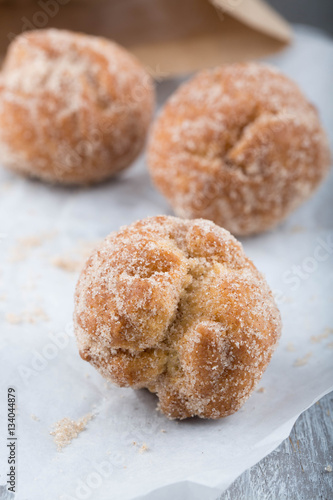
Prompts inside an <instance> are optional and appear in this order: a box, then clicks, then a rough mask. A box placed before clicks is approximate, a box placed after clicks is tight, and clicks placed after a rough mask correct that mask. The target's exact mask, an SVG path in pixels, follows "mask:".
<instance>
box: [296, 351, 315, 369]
mask: <svg viewBox="0 0 333 500" xmlns="http://www.w3.org/2000/svg"><path fill="white" fill-rule="evenodd" d="M311 357H312V352H308V353H307V354H305V356H303V358H298V359H296V361H295V363H294V366H296V367H297V366H305V365H307V364H308V361H309V359H310V358H311Z"/></svg>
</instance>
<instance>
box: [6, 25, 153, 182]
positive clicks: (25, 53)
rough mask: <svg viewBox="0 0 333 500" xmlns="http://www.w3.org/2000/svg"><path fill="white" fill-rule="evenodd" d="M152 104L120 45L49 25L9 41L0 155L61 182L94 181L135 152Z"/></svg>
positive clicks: (146, 82) (136, 66)
mask: <svg viewBox="0 0 333 500" xmlns="http://www.w3.org/2000/svg"><path fill="white" fill-rule="evenodd" d="M153 106H154V90H153V84H152V81H151V78H150V77H149V75H148V74H147V73H146V71H145V70H144V68H143V67H142V66H141V65H140V63H139V62H138V61H137V60H136V59H135V58H134V57H133V56H132V55H131V54H130V53H129V52H127V51H126V50H125V49H123V48H121V47H120V46H119V45H117V44H115V43H113V42H111V41H108V40H105V39H103V38H98V37H92V36H88V35H83V34H78V33H71V32H69V31H61V30H55V29H48V30H39V31H31V32H28V33H24V34H23V35H21V36H19V37H17V38H16V39H15V40H14V42H13V43H12V44H11V46H10V48H9V51H8V54H7V57H6V60H5V63H4V67H3V71H2V73H1V76H0V159H1V163H3V164H4V165H5V166H7V167H9V168H12V169H14V170H16V171H18V172H20V173H22V174H24V175H29V176H34V177H38V178H40V179H43V180H46V181H50V182H59V183H63V184H90V183H94V182H99V181H102V180H104V179H106V178H108V177H110V176H112V175H114V174H115V173H117V172H119V171H120V170H122V169H124V168H126V167H128V166H129V165H130V164H131V162H132V161H133V160H134V159H135V157H136V156H137V155H138V154H139V152H140V151H141V149H142V147H143V145H144V141H145V137H146V133H147V129H148V126H149V123H150V120H151V116H152V112H153Z"/></svg>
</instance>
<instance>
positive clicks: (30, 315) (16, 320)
mask: <svg viewBox="0 0 333 500" xmlns="http://www.w3.org/2000/svg"><path fill="white" fill-rule="evenodd" d="M5 320H6V321H7V323H11V324H12V325H18V324H20V323H32V324H34V323H38V322H39V321H49V317H48V316H47V314H46V313H45V311H44V310H43V309H42V308H41V307H35V308H34V309H32V310H30V311H29V310H26V311H23V312H22V313H20V314H15V313H7V314H6V315H5Z"/></svg>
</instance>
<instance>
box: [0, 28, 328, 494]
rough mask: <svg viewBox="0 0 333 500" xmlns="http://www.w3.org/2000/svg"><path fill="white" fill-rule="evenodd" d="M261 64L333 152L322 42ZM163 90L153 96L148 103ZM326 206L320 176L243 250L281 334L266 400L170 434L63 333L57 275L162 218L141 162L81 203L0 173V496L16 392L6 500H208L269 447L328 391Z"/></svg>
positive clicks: (299, 37)
mask: <svg viewBox="0 0 333 500" xmlns="http://www.w3.org/2000/svg"><path fill="white" fill-rule="evenodd" d="M270 62H272V63H273V64H275V65H277V66H278V67H280V68H281V69H282V70H283V71H284V72H285V73H286V74H288V75H290V76H291V77H292V78H294V79H295V80H296V81H297V82H298V83H299V84H300V85H301V86H302V88H303V90H304V92H305V93H306V94H307V95H308V97H309V98H310V99H311V100H312V101H313V102H314V103H315V104H316V105H317V106H318V108H319V110H320V113H321V117H322V120H323V122H324V125H325V126H326V128H327V130H328V133H329V134H330V137H331V139H332V137H333V100H332V83H333V42H332V41H331V40H330V39H328V38H326V37H325V36H324V35H322V34H320V33H318V32H316V31H314V30H309V29H306V28H301V27H299V28H297V29H296V36H295V41H294V44H293V45H292V46H291V47H290V48H288V49H287V50H286V51H285V52H283V53H281V54H279V55H278V56H275V57H274V58H272V59H271V61H270ZM175 87H176V82H168V83H166V82H164V83H163V84H160V86H159V99H160V103H161V102H163V99H164V98H165V97H166V96H167V95H168V94H169V93H170V92H171V91H172V90H173V89H174V88H175ZM331 143H332V141H331ZM332 192H333V178H332V175H331V176H330V178H329V179H328V180H327V181H326V183H325V184H324V185H323V186H322V187H321V188H320V190H319V191H318V192H317V193H316V194H315V196H314V197H313V198H312V199H311V200H310V201H309V202H308V203H307V204H305V205H304V206H303V207H301V208H300V209H299V210H298V211H297V212H296V213H295V214H293V215H292V216H291V217H290V218H289V219H288V221H286V222H285V223H284V224H283V225H282V226H280V227H279V228H277V229H276V230H275V231H272V232H269V233H266V234H263V235H260V236H257V237H254V238H249V239H246V240H244V241H243V244H244V247H245V250H246V252H247V253H248V255H249V256H250V257H251V258H252V259H253V260H254V262H255V264H256V265H257V266H258V268H259V269H260V270H262V271H263V272H264V273H265V274H266V277H267V280H268V282H269V284H270V286H271V287H272V289H273V290H274V291H275V293H276V297H277V301H278V304H279V307H280V309H281V312H282V318H283V323H284V328H283V335H282V339H281V342H280V345H279V348H278V350H277V352H276V353H275V355H274V357H273V360H272V363H271V364H270V366H269V368H268V370H267V372H266V373H265V375H264V377H263V379H262V381H261V383H260V385H259V388H263V389H264V390H262V391H260V392H258V391H256V392H255V393H254V394H253V396H252V397H251V398H250V399H249V400H248V402H247V403H246V404H245V406H244V407H243V408H242V409H241V410H240V411H239V412H238V413H236V414H235V415H233V416H230V417H228V418H225V419H222V420H220V421H204V420H199V419H192V420H189V421H184V422H170V421H168V420H167V419H166V418H165V417H164V416H163V415H161V414H159V413H158V412H156V411H155V407H156V398H155V396H153V395H151V394H149V393H148V392H146V391H132V390H131V389H118V388H115V387H111V386H109V385H108V384H106V383H105V382H104V380H103V379H102V378H101V376H100V375H99V374H97V373H96V372H95V370H94V369H93V368H92V367H91V366H90V365H89V364H88V363H85V362H83V361H82V360H81V359H80V357H79V355H78V352H77V349H76V345H75V340H74V338H73V333H72V325H71V318H72V310H73V291H74V287H75V283H76V280H77V276H78V273H77V272H75V271H74V272H70V271H69V270H65V269H63V267H66V266H67V267H69V269H72V268H75V267H77V266H79V265H80V261H81V260H82V257H83V256H84V252H85V247H86V246H87V244H88V243H89V242H90V243H93V242H95V241H96V240H99V239H101V238H103V237H104V236H106V235H107V234H108V233H109V232H111V231H113V230H116V229H118V228H119V226H120V225H122V224H128V223H130V222H132V221H134V220H136V219H139V218H143V217H146V216H148V215H156V214H161V213H171V211H170V209H169V208H168V206H167V204H166V202H165V201H164V200H163V199H162V197H161V196H160V195H159V194H158V193H157V192H156V191H155V190H154V189H153V188H152V187H151V185H150V181H149V177H148V174H147V171H146V167H145V160H144V158H141V159H140V160H139V161H138V162H137V163H136V164H135V166H134V167H133V168H131V169H130V170H128V171H127V172H126V173H125V174H123V175H122V176H121V177H120V178H118V179H117V180H115V181H112V182H110V183H108V184H105V185H103V186H98V187H94V188H91V189H63V188H58V187H50V186H46V185H44V184H42V183H39V182H37V181H29V180H25V179H22V178H20V177H17V176H15V175H11V174H10V173H8V172H5V171H0V233H1V234H0V236H1V239H0V251H1V263H0V272H1V274H0V312H1V336H0V343H1V344H0V345H1V352H0V356H1V357H0V380H1V390H0V409H1V427H0V428H1V431H0V484H5V482H6V477H5V476H6V474H7V472H8V464H7V463H6V457H7V451H6V441H5V440H6V437H7V435H6V411H5V409H6V408H5V407H6V400H7V396H6V392H7V387H8V386H14V387H16V390H17V406H18V408H17V411H18V415H17V437H18V446H17V459H18V492H17V495H16V497H15V498H16V499H17V500H45V499H48V500H53V499H63V500H66V499H67V500H68V499H72V500H73V499H94V500H95V499H98V500H130V499H138V498H142V499H143V498H144V499H154V500H155V499H158V500H161V499H170V498H173V499H174V500H178V499H179V500H180V499H181V500H186V499H191V500H195V499H200V500H201V499H205V500H208V499H215V498H217V497H218V495H219V494H220V493H221V491H222V490H223V489H225V488H227V487H228V485H230V483H231V482H232V481H233V480H234V479H236V477H237V476H238V475H239V474H241V473H242V472H243V471H244V470H245V469H247V468H248V467H250V466H252V465H253V464H255V463H256V462H257V461H259V460H260V459H261V458H263V457H264V456H265V455H267V454H268V453H270V452H271V451H272V450H273V449H274V448H275V447H276V446H278V445H279V443H280V442H281V441H282V440H283V439H284V438H286V437H287V436H288V434H289V432H290V430H291V428H292V425H293V423H294V422H295V420H296V418H297V417H298V415H299V414H300V413H301V412H302V411H303V410H305V409H306V408H307V407H308V406H309V405H311V404H312V403H313V402H314V401H316V400H318V399H319V398H320V397H321V396H323V395H324V394H325V393H327V392H328V391H329V390H331V389H332V388H333V363H332V356H333V350H332V347H333V344H332V343H333V335H332V328H333V313H332V311H333V287H332V282H333V265H332V261H333V233H332V227H333V200H332ZM59 266H60V267H59ZM46 316H47V317H46ZM90 412H92V413H93V414H94V418H93V419H92V420H91V421H90V422H89V423H88V424H87V428H86V430H85V431H83V432H82V433H81V434H80V435H79V437H78V438H77V439H74V440H73V441H72V443H71V444H70V445H69V446H67V447H66V448H64V449H63V451H62V452H58V451H57V450H56V446H55V444H54V442H53V438H52V436H50V430H51V429H52V426H53V424H54V423H55V422H56V421H58V420H60V419H62V418H64V417H69V418H72V419H75V420H76V419H78V418H80V417H82V416H84V415H86V414H88V413H90ZM133 442H135V443H136V444H133ZM142 446H143V447H144V448H145V447H147V449H146V450H145V451H143V452H142V449H141V448H142ZM140 449H141V451H140ZM0 491H1V490H0Z"/></svg>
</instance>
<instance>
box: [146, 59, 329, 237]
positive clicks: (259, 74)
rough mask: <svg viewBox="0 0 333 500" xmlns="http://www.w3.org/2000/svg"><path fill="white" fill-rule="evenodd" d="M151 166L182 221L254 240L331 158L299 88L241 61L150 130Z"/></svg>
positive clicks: (168, 109)
mask: <svg viewBox="0 0 333 500" xmlns="http://www.w3.org/2000/svg"><path fill="white" fill-rule="evenodd" d="M148 163H149V168H150V172H151V175H152V179H153V181H154V183H155V185H156V187H157V188H158V189H159V190H160V191H161V193H162V194H163V195H164V196H165V197H166V198H167V200H168V201H169V202H170V204H171V206H172V207H173V209H174V211H175V213H176V215H178V216H180V217H184V218H197V217H203V218H206V219H210V220H212V221H214V222H215V223H216V224H219V225H220V226H222V227H224V228H226V229H228V230H230V231H231V232H232V233H233V234H236V235H249V234H254V233H259V232H261V231H265V230H268V229H270V228H272V227H274V226H276V225H277V224H278V223H279V222H281V221H283V220H284V219H285V218H286V217H287V216H288V215H289V214H290V213H291V212H292V211H293V210H295V209H296V208H297V207H298V206H299V205H300V204H301V203H302V202H303V201H305V200H306V199H307V198H308V197H309V196H310V195H311V194H312V192H313V191H314V190H315V189H316V188H317V186H318V185H319V184H320V182H321V181H322V180H323V178H324V177H325V175H326V174H327V172H328V167H329V163H330V153H329V147H328V140H327V137H326V134H325V132H324V130H323V128H322V126H321V124H320V121H319V118H318V113H317V111H316V109H315V108H314V106H313V105H312V104H310V103H309V102H308V100H307V99H306V98H305V97H304V96H303V94H302V93H301V91H300V90H299V88H298V87H297V85H296V84H295V83H293V82H292V81H291V80H290V79H288V78H287V77H286V76H284V75H282V74H281V73H280V72H278V71H277V70H276V69H274V68H272V67H270V66H266V65H263V64H259V63H242V64H233V65H230V66H223V67H220V68H215V69H213V70H205V71H202V72H200V73H198V74H197V75H196V76H195V77H194V78H192V79H191V80H189V81H188V82H186V83H185V84H183V85H182V86H181V87H180V88H178V89H177V90H176V91H175V92H174V94H173V95H172V96H171V97H170V99H169V100H168V102H167V103H166V104H165V106H164V107H163V109H162V111H161V113H160V115H159V117H158V118H157V120H156V122H155V124H154V126H153V129H152V134H151V137H150V142H149V151H148Z"/></svg>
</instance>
